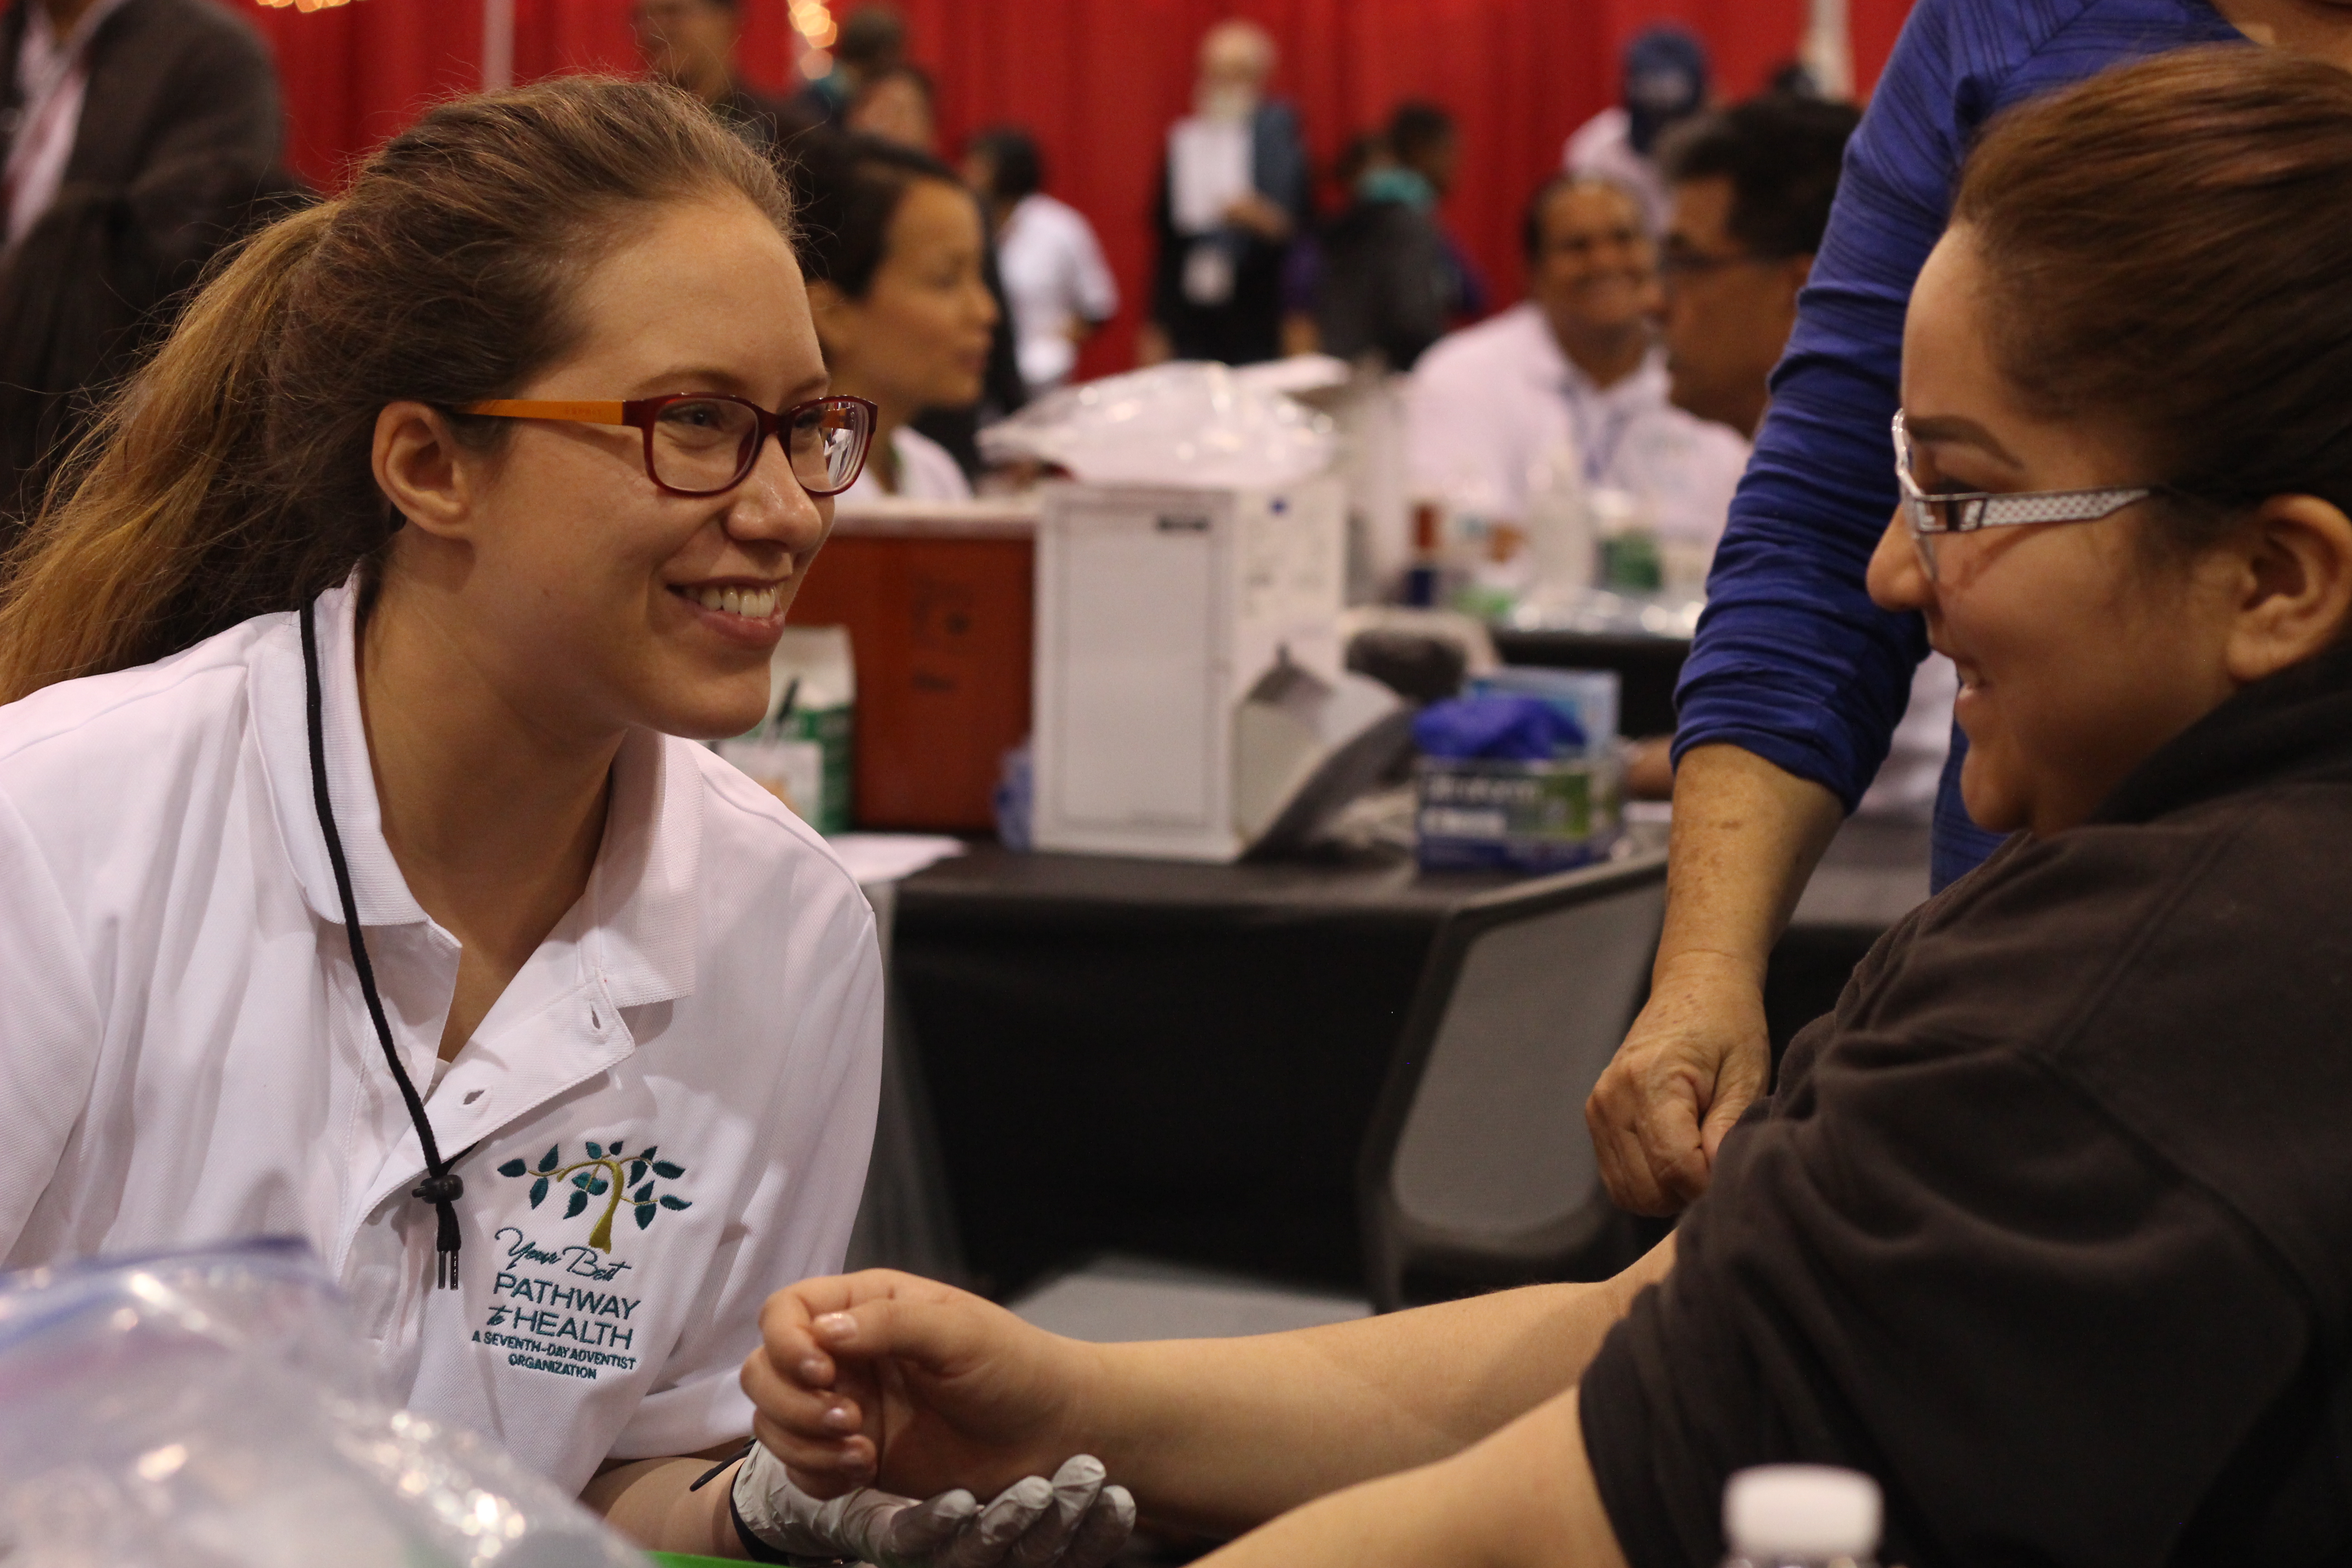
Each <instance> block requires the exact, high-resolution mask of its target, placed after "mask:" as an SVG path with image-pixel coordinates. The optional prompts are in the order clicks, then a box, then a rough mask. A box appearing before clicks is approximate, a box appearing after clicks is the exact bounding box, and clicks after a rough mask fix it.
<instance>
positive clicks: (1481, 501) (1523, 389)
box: [1405, 174, 1748, 547]
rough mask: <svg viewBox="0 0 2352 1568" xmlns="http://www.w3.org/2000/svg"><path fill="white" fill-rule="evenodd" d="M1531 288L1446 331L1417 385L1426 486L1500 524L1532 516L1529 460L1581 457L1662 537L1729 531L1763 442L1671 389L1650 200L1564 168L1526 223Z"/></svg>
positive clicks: (1696, 541)
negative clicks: (1736, 494) (1676, 401)
mask: <svg viewBox="0 0 2352 1568" xmlns="http://www.w3.org/2000/svg"><path fill="white" fill-rule="evenodd" d="M1522 241H1523V243H1524V245H1525V247H1526V251H1527V261H1528V299H1527V300H1524V301H1523V302H1521V303H1520V304H1517V305H1516V306H1513V307H1512V308H1511V309H1509V310H1505V311H1503V312H1502V313H1501V314H1500V315H1497V316H1495V317H1493V318H1491V319H1490V320H1487V321H1481V322H1479V323H1478V324H1477V325H1476V326H1475V327H1468V328H1465V329H1464V330H1463V331H1458V332H1455V333H1454V334H1453V335H1452V336H1450V337H1447V338H1445V339H1444V340H1443V341H1441V342H1439V343H1437V345H1436V346H1435V347H1433V348H1432V349H1431V350H1430V351H1429V352H1428V353H1425V354H1423V356H1422V358H1421V362H1420V363H1419V364H1418V365H1417V366H1416V367H1415V368H1414V371H1413V374H1412V382H1411V384H1409V386H1408V388H1407V391H1406V395H1405V439H1406V464H1407V468H1408V469H1409V471H1410V473H1411V475H1412V483H1413V485H1414V488H1415V489H1416V490H1417V491H1418V492H1419V493H1421V494H1423V495H1427V496H1431V497H1434V498H1439V499H1442V500H1444V501H1445V502H1446V503H1447V504H1448V505H1449V506H1450V507H1451V508H1453V509H1454V510H1458V511H1464V512H1470V513H1475V514H1477V515H1479V516H1481V517H1483V518H1485V519H1486V520H1488V521H1496V520H1507V521H1517V520H1519V519H1521V518H1523V517H1524V516H1525V515H1526V508H1527V502H1528V474H1529V471H1530V470H1531V469H1532V468H1535V467H1536V466H1537V465H1538V464H1541V463H1545V462H1547V461H1549V459H1551V458H1552V457H1553V456H1554V454H1555V453H1559V452H1566V453H1569V454H1572V455H1573V457H1574V458H1575V459H1576V460H1578V461H1580V463H1581V464H1582V466H1583V477H1584V480H1585V483H1586V485H1587V486H1588V487H1591V488H1608V489H1619V490H1623V491H1627V492H1629V493H1631V494H1633V496H1635V497H1637V498H1639V499H1640V500H1642V502H1643V504H1644V505H1645V506H1647V507H1648V508H1650V509H1651V510H1652V511H1653V512H1654V523H1655V526H1656V529H1657V532H1658V534H1659V536H1660V538H1661V539H1663V540H1666V541H1672V542H1685V543H1688V544H1691V545H1694V546H1698V547H1706V546H1709V545H1711V544H1712V543H1713V542H1714V540H1715V539H1716V537H1717V535H1718V534H1720V533H1721V532H1722V531H1723V520H1724V514H1725V511H1726V510H1727V507H1728V506H1729V504H1730V500H1731V492H1732V489H1733V487H1734V486H1735V485H1737V484H1738V481H1739V473H1740V469H1741V468H1743V467H1744V466H1745V465H1746V463H1747V460H1748V443H1747V442H1746V441H1745V440H1744V439H1742V438H1741V437H1740V436H1739V435H1738V433H1737V432H1736V431H1733V430H1731V429H1729V428H1728V427H1727V426H1721V425H1717V424H1714V423H1711V422H1709V421H1706V420H1702V419H1699V418H1697V417H1696V416H1692V415H1689V414H1686V413H1685V412H1684V411H1683V410H1681V409H1679V408H1676V407H1675V406H1674V405H1673V404H1672V403H1670V402H1669V401H1668V400H1667V395H1666V391H1667V378H1666V367H1665V358H1664V354H1663V353H1661V352H1660V351H1659V349H1658V346H1657V343H1656V338H1655V333H1654V310H1655V307H1656V303H1657V298H1658V278H1657V258H1656V248H1655V247H1654V246H1653V245H1652V243H1651V241H1650V237H1649V235H1648V232H1647V231H1646V230H1645V229H1644V228H1643V221H1642V207H1641V201H1640V198H1639V197H1637V196H1636V195H1634V194H1633V192H1631V191H1629V190H1627V189H1626V188H1625V187H1623V186H1622V185H1620V184H1615V183H1614V182H1612V181H1609V180H1603V179H1598V178H1594V177H1591V176H1589V175H1581V174H1559V175H1555V176H1553V177H1552V179H1550V180H1549V181H1548V182H1547V183H1546V184H1544V185H1543V186H1542V188H1540V189H1539V190H1538V191H1537V192H1536V194H1535V197H1534V199H1533V200H1531V201H1530V202H1529V203H1528V209H1527V216H1526V218H1525V220H1524V223H1523V226H1522Z"/></svg>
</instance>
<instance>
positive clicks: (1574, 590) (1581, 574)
mask: <svg viewBox="0 0 2352 1568" xmlns="http://www.w3.org/2000/svg"><path fill="white" fill-rule="evenodd" d="M1526 526H1527V534H1528V553H1529V554H1530V555H1531V556H1532V557H1533V559H1534V563H1535V579H1536V595H1537V596H1538V598H1540V599H1542V600H1544V601H1546V602H1547V603H1559V604H1573V603H1574V602H1575V600H1576V599H1577V597H1578V596H1579V595H1581V594H1582V593H1583V592H1584V591H1585V590H1586V589H1587V588H1590V587H1591V586H1592V579H1593V575H1594V573H1595V571H1596V570H1597V568H1598V565H1599V547H1598V542H1597V541H1596V540H1595V539H1594V536H1593V529H1592V513H1591V508H1590V506H1589V505H1588V503H1587V500H1586V492H1585V485H1584V459H1583V458H1580V457H1579V456H1578V455H1577V451H1576V448H1575V447H1574V446H1573V445H1571V444H1570V443H1569V442H1567V441H1561V442H1559V443H1556V444H1555V445H1554V446H1553V447H1552V448H1551V449H1550V450H1549V451H1548V452H1546V453H1545V454H1544V455H1543V457H1541V458H1538V459H1537V461H1536V462H1534V463H1533V464H1531V465H1529V467H1528V505H1527V524H1526Z"/></svg>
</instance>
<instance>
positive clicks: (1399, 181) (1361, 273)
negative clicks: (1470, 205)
mask: <svg viewBox="0 0 2352 1568" xmlns="http://www.w3.org/2000/svg"><path fill="white" fill-rule="evenodd" d="M1380 145H1381V150H1382V152H1383V153H1385V154H1386V155H1385V156H1384V157H1382V158H1381V159H1380V160H1379V161H1378V162H1377V163H1371V164H1370V166H1368V167H1366V168H1365V169H1364V170H1363V171H1362V172H1361V173H1360V174H1358V175H1357V177H1356V179H1355V181H1354V183H1353V185H1352V188H1351V189H1350V191H1349V203H1348V205H1347V206H1346V207H1345V208H1343V209H1342V210H1341V211H1340V212H1339V216H1337V217H1335V218H1333V219H1332V220H1331V221H1330V222H1329V223H1328V224H1326V225H1325V226H1323V227H1322V229H1321V231H1320V233H1319V234H1318V235H1317V237H1316V255H1317V257H1318V262H1319V265H1318V277H1317V279H1316V289H1315V299H1314V311H1315V326H1316V339H1317V342H1318V344H1319V346H1320V347H1321V349H1322V351H1323V352H1324V353H1330V354H1337V355H1338V356H1339V357H1340V358H1341V359H1346V360H1355V359H1359V358H1361V357H1363V356H1364V355H1366V354H1374V355H1377V356H1378V357H1379V359H1380V361H1381V363H1383V364H1385V365H1387V366H1388V367H1389V368H1391V369H1393V370H1411V369H1412V366H1413V363H1414V362H1415V361H1416V360H1418V359H1420V357H1421V355H1422V352H1423V350H1425V349H1427V348H1428V347H1429V345H1430V344H1432V343H1433V342H1436V341H1437V340H1438V339H1439V338H1440V337H1442V336H1444V333H1445V331H1446V329H1447V327H1449V326H1450V325H1452V324H1453V322H1454V321H1455V320H1456V319H1458V318H1461V317H1465V316H1474V315H1476V314H1477V313H1478V312H1479V310H1480V309H1482V308H1483V306H1484V303H1485V289H1484V287H1483V285H1482V284H1480V282H1479V281H1478V280H1477V279H1476V277H1475V274H1474V273H1473V272H1472V270H1471V269H1470V267H1469V265H1468V263H1467V262H1466V261H1465V259H1464V258H1463V257H1462V254H1461V252H1460V250H1459V248H1458V247H1455V246H1454V243H1453V241H1452V239H1451V238H1450V237H1448V236H1447V235H1446V233H1445V230H1444V226H1443V225H1442V224H1440V223H1439V221H1438V217H1437V204H1438V203H1439V202H1440V201H1442V200H1443V199H1444V195H1445V193H1446V190H1447V189H1448V187H1449V186H1450V185H1451V184H1452V183H1453V179H1454V163H1455V162H1456V159H1457V157H1458V155H1459V152H1460V139H1459V137H1458V136H1457V135H1456V133H1455V130H1454V117H1453V116H1452V115H1450V114H1448V113H1447V112H1446V111H1445V110H1443V109H1441V108H1439V107H1438V106H1437V105H1435V104H1433V103H1423V102H1418V101H1408V102H1405V103H1401V104H1399V105H1398V106H1397V109H1396V111H1395V113H1393V114H1391V116H1390V117H1389V124H1388V129H1387V131H1386V132H1384V133H1383V134H1382V136H1381V143H1380Z"/></svg>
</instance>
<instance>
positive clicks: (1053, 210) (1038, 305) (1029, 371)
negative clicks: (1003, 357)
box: [996, 191, 1118, 397]
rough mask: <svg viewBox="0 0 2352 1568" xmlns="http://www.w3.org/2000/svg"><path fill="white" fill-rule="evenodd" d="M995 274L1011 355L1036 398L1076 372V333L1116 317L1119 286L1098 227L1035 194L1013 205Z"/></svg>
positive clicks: (999, 236)
mask: <svg viewBox="0 0 2352 1568" xmlns="http://www.w3.org/2000/svg"><path fill="white" fill-rule="evenodd" d="M996 270H997V275H998V276H999V277H1001V278H1003V280H1004V302H1005V303H1006V304H1007V305H1009V306H1011V307H1012V309H1013V352H1014V353H1015V354H1016V355H1017V356H1018V358H1019V359H1020V362H1021V379H1022V381H1023V383H1024V384H1025V385H1027V387H1028V388H1029V393H1030V395H1032V396H1033V397H1034V396H1035V395H1038V394H1040V393H1045V392H1051V391H1052V390H1053V389H1054V388H1055V387H1057V386H1059V385H1061V384H1062V383H1064V382H1065V381H1067V380H1068V379H1069V377H1070V372H1071V371H1072V370H1074V369H1076V367H1077V363H1078V345H1077V344H1076V342H1074V341H1072V339H1071V336H1070V328H1071V326H1072V324H1073V323H1075V322H1078V321H1109V320H1110V319H1111V318H1112V317H1113V316H1115V315H1117V314H1118V282H1117V281H1116V280H1115V279H1112V277H1111V275H1110V268H1109V266H1108V264H1107V263H1106V262H1105V261H1104V260H1103V253H1102V247H1101V246H1100V245H1099V244H1098V243H1097V242H1096V239H1095V231H1094V226H1093V225H1091V224H1089V223H1087V220H1086V216H1085V215H1084V214H1082V213H1080V212H1079V211H1078V210H1077V208H1076V207H1073V206H1069V205H1066V204H1064V203H1061V202H1057V201H1055V199H1054V198H1053V197H1051V196H1049V195H1045V193H1044V192H1042V191H1034V192H1032V193H1031V194H1029V195H1025V196H1024V197H1022V198H1021V199H1020V201H1018V202H1016V203H1015V204H1013V211H1012V213H1011V214H1010V215H1009V216H1007V217H1006V218H1005V220H1004V226H1003V229H1002V230H1000V231H999V232H998V234H997V237H996Z"/></svg>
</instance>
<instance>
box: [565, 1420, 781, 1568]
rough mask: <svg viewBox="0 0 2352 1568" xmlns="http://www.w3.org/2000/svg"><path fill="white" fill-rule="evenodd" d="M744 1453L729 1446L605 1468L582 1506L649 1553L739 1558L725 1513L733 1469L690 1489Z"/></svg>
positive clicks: (590, 1485)
mask: <svg viewBox="0 0 2352 1568" xmlns="http://www.w3.org/2000/svg"><path fill="white" fill-rule="evenodd" d="M742 1447H743V1445H742V1444H741V1443H740V1442H739V1443H727V1444H722V1445H721V1446H720V1447H716V1448H712V1449H709V1450H708V1451H707V1452H704V1453H701V1454H697V1455H692V1456H689V1457H688V1458H677V1459H627V1460H623V1461H621V1462H619V1463H617V1464H615V1463H607V1464H606V1465H605V1467H604V1468H603V1469H601V1470H599V1471H597V1472H596V1479H594V1480H592V1481H590V1482H589V1483H588V1485H587V1487H586V1489H584V1490H583V1491H582V1492H581V1494H580V1500H581V1501H582V1502H583V1503H585V1504H587V1505H588V1507H589V1509H590V1510H593V1512H596V1513H600V1514H603V1515H604V1522H605V1523H607V1524H609V1525H611V1526H612V1527H613V1528H614V1529H615V1530H617V1531H620V1532H621V1533H622V1534H624V1535H625V1536H627V1537H628V1538H629V1539H630V1540H632V1541H634V1542H636V1543H637V1544H638V1545H640V1546H642V1547H644V1548H645V1549H646V1551H648V1552H684V1553H686V1554H687V1555H688V1556H698V1557H740V1556H742V1555H744V1552H743V1542H742V1540H741V1538H740V1537H739V1536H738V1535H737V1534H736V1533H735V1521H734V1518H733V1517H732V1516H731V1515H730V1513H729V1512H728V1510H727V1496H728V1493H729V1491H730V1489H732V1487H733V1485H734V1481H735V1471H734V1469H733V1468H732V1467H731V1466H730V1468H728V1469H727V1471H726V1472H725V1473H724V1474H722V1475H720V1476H719V1478H718V1479H715V1480H713V1481H711V1482H710V1483H709V1485H707V1486H705V1487H704V1488H703V1489H701V1490H700V1491H691V1490H688V1488H690V1487H692V1486H693V1484H694V1482H695V1481H696V1480H697V1479H698V1478H700V1477H701V1476H703V1475H705V1474H707V1473H708V1472H709V1469H710V1467H711V1466H712V1465H714V1464H716V1463H717V1462H718V1461H719V1460H720V1459H723V1458H728V1457H729V1456H730V1455H732V1454H736V1453H739V1452H740V1451H741V1449H742Z"/></svg>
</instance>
